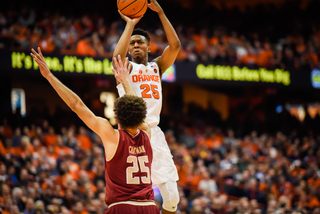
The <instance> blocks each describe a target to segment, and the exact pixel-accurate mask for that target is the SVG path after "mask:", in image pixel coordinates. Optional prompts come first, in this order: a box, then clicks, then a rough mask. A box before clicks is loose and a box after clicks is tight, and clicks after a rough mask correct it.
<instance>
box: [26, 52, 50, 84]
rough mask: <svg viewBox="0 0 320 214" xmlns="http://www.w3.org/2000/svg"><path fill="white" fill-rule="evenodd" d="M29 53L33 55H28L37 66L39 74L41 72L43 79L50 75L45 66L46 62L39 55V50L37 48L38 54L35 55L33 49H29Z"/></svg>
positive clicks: (40, 54)
mask: <svg viewBox="0 0 320 214" xmlns="http://www.w3.org/2000/svg"><path fill="white" fill-rule="evenodd" d="M31 51H32V52H33V53H30V55H31V56H32V57H33V58H34V61H36V63H37V64H38V65H39V68H40V72H41V74H42V76H43V77H44V78H47V77H48V76H49V75H50V74H51V72H50V70H49V68H48V66H47V63H46V61H45V60H44V58H43V55H42V53H41V49H40V48H39V47H38V52H39V53H37V52H36V51H35V50H34V49H33V48H32V49H31Z"/></svg>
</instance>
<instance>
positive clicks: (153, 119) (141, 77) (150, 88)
mask: <svg viewBox="0 0 320 214" xmlns="http://www.w3.org/2000/svg"><path fill="white" fill-rule="evenodd" d="M131 64H132V71H131V73H130V83H131V86H132V88H133V90H134V91H135V92H136V94H137V96H138V97H142V98H143V99H144V101H145V102H146V103H147V119H146V120H147V122H148V124H149V125H150V126H156V125H158V124H159V121H160V112H161V108H162V87H161V79H160V72H159V68H158V65H157V63H155V62H149V63H148V64H147V66H145V65H144V64H137V63H134V62H131ZM117 89H118V93H119V96H120V97H122V96H123V95H125V90H124V88H123V85H122V84H118V85H117Z"/></svg>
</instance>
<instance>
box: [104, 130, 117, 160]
mask: <svg viewBox="0 0 320 214" xmlns="http://www.w3.org/2000/svg"><path fill="white" fill-rule="evenodd" d="M115 131H116V132H118V140H117V145H116V148H115V150H114V153H113V155H112V156H111V157H110V158H109V160H108V159H107V157H106V151H105V159H106V161H107V162H110V161H112V159H113V157H114V156H115V154H116V153H117V151H118V146H119V141H120V132H119V130H115Z"/></svg>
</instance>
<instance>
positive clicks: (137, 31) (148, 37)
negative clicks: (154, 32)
mask: <svg viewBox="0 0 320 214" xmlns="http://www.w3.org/2000/svg"><path fill="white" fill-rule="evenodd" d="M133 35H141V36H144V37H145V38H146V40H147V41H148V44H149V42H150V36H149V34H148V32H147V31H145V30H142V29H140V28H137V29H134V30H133V32H132V34H131V36H133Z"/></svg>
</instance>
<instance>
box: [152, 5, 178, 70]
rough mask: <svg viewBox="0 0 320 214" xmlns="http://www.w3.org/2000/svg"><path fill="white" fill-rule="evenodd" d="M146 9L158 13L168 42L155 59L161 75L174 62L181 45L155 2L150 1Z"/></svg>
mask: <svg viewBox="0 0 320 214" xmlns="http://www.w3.org/2000/svg"><path fill="white" fill-rule="evenodd" d="M148 7H149V8H150V9H151V10H153V11H155V12H157V13H158V15H159V18H160V20H161V23H162V26H163V29H164V32H165V33H166V36H167V39H168V42H169V45H168V46H167V47H166V48H165V50H164V51H163V53H162V55H161V56H160V57H158V58H157V59H155V62H156V63H157V64H158V66H159V68H160V72H161V75H162V74H163V73H164V72H165V71H166V70H167V69H168V68H169V67H170V66H171V65H172V64H173V63H174V61H175V60H176V58H177V56H178V53H179V51H180V46H181V43H180V40H179V38H178V35H177V33H176V31H175V30H174V28H173V26H172V25H171V23H170V21H169V20H168V18H167V16H166V15H165V13H164V11H163V9H162V8H161V6H160V5H159V3H158V2H157V0H150V4H149V5H148Z"/></svg>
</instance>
